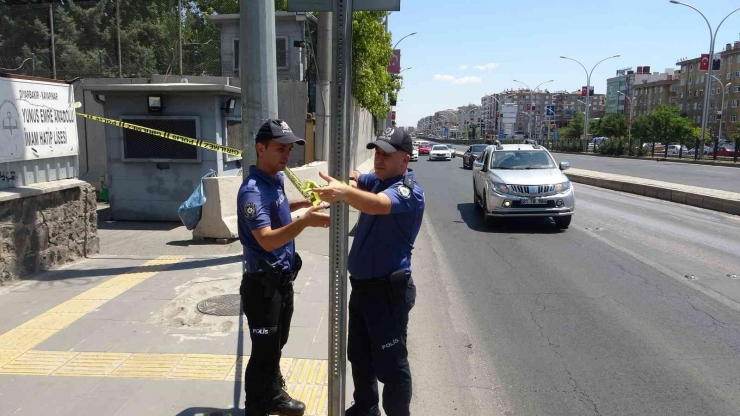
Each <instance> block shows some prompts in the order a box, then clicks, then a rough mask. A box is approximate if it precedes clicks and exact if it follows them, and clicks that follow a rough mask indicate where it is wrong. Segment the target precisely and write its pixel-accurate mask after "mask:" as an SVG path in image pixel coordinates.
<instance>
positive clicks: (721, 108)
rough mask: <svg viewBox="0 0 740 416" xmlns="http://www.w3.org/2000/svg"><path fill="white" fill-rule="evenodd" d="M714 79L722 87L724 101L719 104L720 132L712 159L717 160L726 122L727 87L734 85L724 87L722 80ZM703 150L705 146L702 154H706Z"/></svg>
mask: <svg viewBox="0 0 740 416" xmlns="http://www.w3.org/2000/svg"><path fill="white" fill-rule="evenodd" d="M712 79H714V80H715V81H717V82H718V83H719V85H720V87H722V101H721V102H720V104H719V114H720V118H719V131H718V132H717V138H716V139H714V156H713V157H712V159H714V160H717V149H718V148H719V139H721V138H722V123H724V121H725V89H727V87H729V86H730V85H732V83H731V82H728V83H727V85H722V80H720V79H719V78H717V77H716V76H714V75H712ZM703 148H704V146H703V145H702V153H704V151H703ZM696 151H697V153H698V152H699V147H697V148H696Z"/></svg>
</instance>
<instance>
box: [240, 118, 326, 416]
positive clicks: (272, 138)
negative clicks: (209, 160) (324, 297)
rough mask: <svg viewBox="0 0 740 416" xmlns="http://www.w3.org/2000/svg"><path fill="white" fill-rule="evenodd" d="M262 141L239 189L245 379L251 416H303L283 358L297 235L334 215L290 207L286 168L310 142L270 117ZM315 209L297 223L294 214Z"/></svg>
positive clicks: (259, 135) (262, 130)
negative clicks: (248, 348)
mask: <svg viewBox="0 0 740 416" xmlns="http://www.w3.org/2000/svg"><path fill="white" fill-rule="evenodd" d="M255 141H256V150H257V164H256V165H255V166H250V167H249V176H248V177H247V178H246V179H245V180H244V182H243V183H242V185H241V188H240V189H239V196H238V219H239V239H240V240H241V243H242V245H243V246H244V263H245V266H246V272H245V273H244V276H243V278H242V284H241V288H240V293H241V297H242V305H243V308H244V313H245V314H246V315H247V322H248V324H249V336H250V338H251V340H252V353H251V355H250V357H249V364H247V369H246V374H245V380H246V382H245V389H246V416H267V415H268V414H280V415H288V416H294V415H295V416H301V415H303V413H304V411H305V409H306V406H305V404H303V403H301V402H300V401H297V400H294V399H292V398H291V397H290V396H289V395H288V393H287V392H286V391H285V381H284V379H283V377H282V374H280V356H281V351H282V348H283V346H284V345H285V343H286V342H287V341H288V333H289V331H290V319H291V317H292V315H293V280H295V278H296V275H297V274H298V271H299V270H300V268H301V261H300V257H299V256H298V254H296V252H295V242H294V239H295V237H296V236H297V235H298V234H300V233H301V231H303V230H304V229H305V228H306V227H328V226H329V216H328V215H327V214H324V213H320V212H319V211H320V210H322V209H323V207H312V206H311V203H310V202H309V201H308V200H301V201H297V202H289V201H288V200H287V198H286V196H285V187H284V179H283V173H282V170H283V169H285V167H286V165H287V164H288V161H289V160H290V152H291V150H292V148H293V145H294V144H298V145H304V144H305V141H304V140H303V139H299V138H298V137H296V136H295V135H294V134H293V132H292V131H291V129H290V127H289V126H288V124H287V123H285V122H284V121H282V120H269V121H268V122H266V123H265V124H264V125H262V127H261V128H260V130H259V132H258V133H257V136H256V138H255ZM300 208H309V209H308V211H307V212H306V214H305V215H303V216H302V217H300V218H299V219H298V220H296V221H292V220H291V216H290V213H291V212H292V211H295V210H297V209H300Z"/></svg>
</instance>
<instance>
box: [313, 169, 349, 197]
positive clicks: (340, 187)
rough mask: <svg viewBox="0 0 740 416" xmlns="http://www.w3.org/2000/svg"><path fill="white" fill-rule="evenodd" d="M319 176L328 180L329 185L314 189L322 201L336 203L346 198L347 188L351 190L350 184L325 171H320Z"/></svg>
mask: <svg viewBox="0 0 740 416" xmlns="http://www.w3.org/2000/svg"><path fill="white" fill-rule="evenodd" d="M319 176H321V179H323V180H325V181H326V182H327V185H326V186H324V187H321V188H313V191H314V192H316V193H317V194H318V195H319V198H321V200H322V201H326V202H329V203H334V202H337V201H341V200H343V199H344V196H345V195H346V193H347V190H349V186H348V185H345V184H343V183H341V182H339V181H338V180H336V179H334V178H332V177H331V176H329V175H326V174H324V173H323V172H319Z"/></svg>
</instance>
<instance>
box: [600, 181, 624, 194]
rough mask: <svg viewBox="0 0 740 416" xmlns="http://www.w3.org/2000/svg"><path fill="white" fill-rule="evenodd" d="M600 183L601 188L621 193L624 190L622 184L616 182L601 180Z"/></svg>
mask: <svg viewBox="0 0 740 416" xmlns="http://www.w3.org/2000/svg"><path fill="white" fill-rule="evenodd" d="M601 182H602V185H601V186H602V187H604V188H607V189H612V190H614V191H621V190H622V189H623V188H624V186H623V183H622V182H620V181H617V180H610V179H603V180H602V181H601Z"/></svg>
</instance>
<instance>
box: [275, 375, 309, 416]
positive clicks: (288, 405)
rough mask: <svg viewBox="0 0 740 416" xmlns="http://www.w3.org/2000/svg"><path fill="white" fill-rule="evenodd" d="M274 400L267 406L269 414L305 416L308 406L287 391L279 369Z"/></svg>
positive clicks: (276, 376)
mask: <svg viewBox="0 0 740 416" xmlns="http://www.w3.org/2000/svg"><path fill="white" fill-rule="evenodd" d="M272 395H273V398H272V400H270V401H269V402H268V404H267V411H268V413H270V414H272V413H276V414H279V415H283V416H303V413H304V412H305V411H306V405H305V404H304V403H303V402H301V401H298V400H295V399H293V398H292V397H290V395H289V394H288V392H287V391H285V379H284V378H283V375H282V374H281V373H280V369H279V368H278V371H277V374H275V379H274V380H273V383H272Z"/></svg>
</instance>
